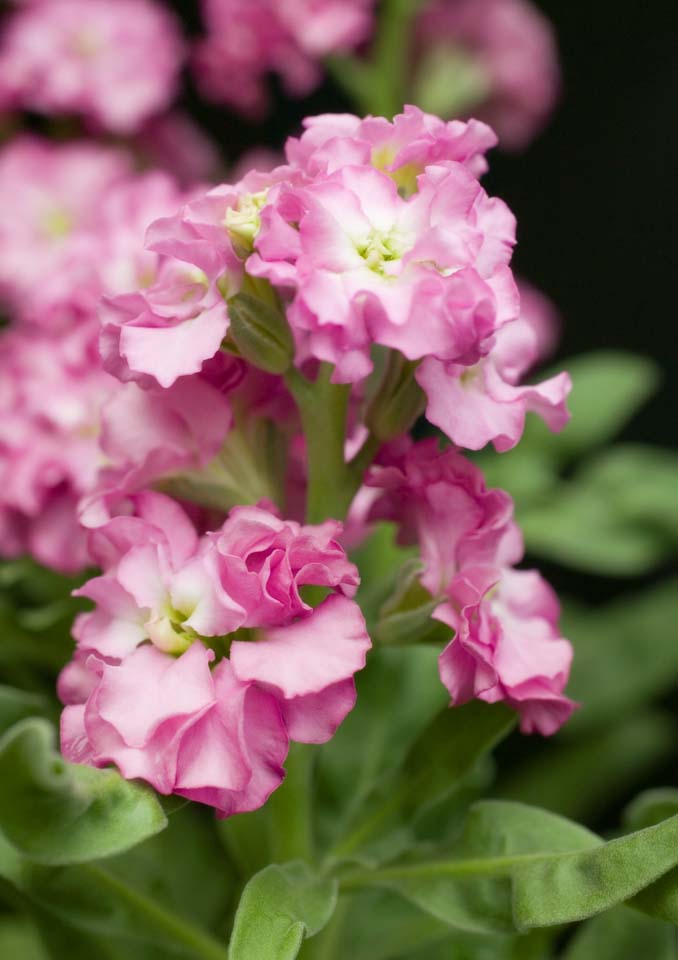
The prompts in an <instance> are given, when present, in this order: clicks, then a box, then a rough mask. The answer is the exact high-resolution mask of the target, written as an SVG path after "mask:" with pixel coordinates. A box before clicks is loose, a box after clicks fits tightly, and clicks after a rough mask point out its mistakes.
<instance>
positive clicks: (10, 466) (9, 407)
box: [0, 325, 118, 572]
mask: <svg viewBox="0 0 678 960" xmlns="http://www.w3.org/2000/svg"><path fill="white" fill-rule="evenodd" d="M96 343H97V330H96V327H95V328H92V327H91V326H88V325H80V326H77V327H75V328H73V329H71V330H70V331H69V332H67V333H66V332H63V331H61V332H59V333H56V334H48V333H47V332H39V333H36V332H31V333H28V332H24V331H21V330H9V331H4V332H3V333H2V335H1V336H0V366H1V367H2V377H1V378H0V553H2V554H3V555H16V554H17V553H20V552H23V551H28V552H29V553H31V554H32V555H33V556H34V557H36V559H37V560H39V561H40V562H41V563H44V564H46V565H47V566H49V567H53V568H54V569H56V570H60V571H64V572H71V571H75V570H78V569H79V568H81V567H83V566H85V565H86V563H87V550H86V543H85V536H84V533H83V532H82V531H81V530H80V527H79V525H78V523H77V518H76V505H77V502H78V499H79V498H80V497H81V496H82V495H83V494H84V493H86V492H87V491H88V490H89V489H91V487H92V486H93V484H94V482H95V479H96V476H97V472H98V470H99V467H100V465H101V462H102V455H101V451H100V449H99V446H98V443H97V436H98V431H99V412H100V409H101V406H102V405H103V403H104V402H105V401H106V400H107V399H108V397H110V396H111V395H112V394H113V393H114V391H115V390H116V389H117V387H118V384H117V383H116V381H115V380H114V379H113V378H112V377H109V376H108V375H107V374H105V373H104V372H103V371H102V370H101V368H100V365H99V364H98V363H97V356H96Z"/></svg>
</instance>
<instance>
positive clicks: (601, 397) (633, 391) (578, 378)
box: [524, 350, 660, 461]
mask: <svg viewBox="0 0 678 960" xmlns="http://www.w3.org/2000/svg"><path fill="white" fill-rule="evenodd" d="M563 366H564V368H565V369H566V370H568V371H569V373H570V375H571V377H572V382H573V389H572V394H571V396H570V401H569V407H570V410H571V412H572V419H571V420H570V422H569V423H568V425H567V426H566V427H565V429H564V430H563V431H562V432H561V433H560V434H558V435H557V436H554V435H553V434H551V433H549V432H548V430H547V428H546V427H545V426H544V424H543V423H542V422H541V421H538V420H537V419H536V418H534V417H533V418H532V421H531V422H530V423H529V424H528V426H527V429H526V436H525V438H524V443H525V445H526V446H527V447H531V446H533V445H537V446H549V447H550V448H551V449H552V450H553V452H554V455H555V456H556V457H557V458H558V459H560V460H561V461H564V460H569V459H572V458H573V457H576V456H580V455H581V454H583V453H586V452H587V451H588V450H591V449H593V448H594V447H598V446H601V445H602V444H603V443H606V442H607V441H608V440H611V439H613V438H614V437H615V436H617V434H618V433H620V432H621V430H622V429H623V427H624V426H625V425H626V423H627V422H628V421H629V420H630V419H631V417H632V416H633V415H634V414H635V413H636V412H637V411H638V410H639V409H640V408H641V407H642V406H643V404H645V403H646V401H647V400H649V398H650V397H651V396H652V394H653V393H655V391H656V390H657V388H658V386H659V379H660V374H659V370H658V368H657V366H656V365H655V364H654V363H653V362H652V360H649V359H648V358H646V357H641V356H638V355H636V354H632V353H623V352H621V351H613V350H601V351H597V352H592V353H587V354H583V355H582V356H579V357H572V358H569V359H567V360H566V361H565V362H564V364H563ZM546 376H548V374H546Z"/></svg>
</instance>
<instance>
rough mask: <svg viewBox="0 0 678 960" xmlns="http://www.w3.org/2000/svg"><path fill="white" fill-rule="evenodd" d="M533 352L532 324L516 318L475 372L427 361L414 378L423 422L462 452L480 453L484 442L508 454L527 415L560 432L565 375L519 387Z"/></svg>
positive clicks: (566, 417) (566, 391)
mask: <svg viewBox="0 0 678 960" xmlns="http://www.w3.org/2000/svg"><path fill="white" fill-rule="evenodd" d="M539 351H540V343H539V339H538V334H537V333H536V331H535V327H534V325H533V322H530V321H529V320H528V319H526V318H522V317H521V318H520V319H519V320H515V321H513V322H512V323H509V324H507V325H506V326H505V327H502V329H501V330H500V331H499V332H498V333H497V336H496V341H495V345H494V347H493V348H492V349H491V350H490V352H489V354H488V355H487V356H486V357H484V358H483V359H481V360H480V362H479V363H477V364H476V365H475V366H472V367H470V368H469V367H462V366H461V365H459V364H455V363H446V362H444V361H441V360H439V359H437V358H436V357H427V358H426V359H425V360H424V361H423V362H422V364H421V365H420V366H419V367H418V369H417V372H416V377H417V380H418V382H419V384H420V386H421V387H422V389H423V390H424V392H425V394H426V396H427V398H428V405H427V408H426V416H427V418H428V419H429V420H430V421H431V423H434V424H435V425H436V426H437V427H440V429H441V430H443V431H444V433H446V434H447V436H448V437H450V439H451V440H452V441H453V442H454V443H456V444H458V445H459V446H460V447H465V448H467V449H468V450H480V449H481V448H482V447H484V446H485V445H486V444H487V443H490V442H491V443H493V444H494V446H495V449H496V450H498V451H499V452H503V451H505V450H510V449H511V448H512V447H514V446H515V445H516V444H517V443H518V441H519V440H520V438H521V437H522V435H523V429H524V427H525V417H526V415H527V413H529V412H531V413H537V414H538V415H539V416H540V417H541V418H542V420H544V421H545V423H546V424H547V426H548V427H549V428H550V429H551V430H553V431H554V432H557V431H559V430H562V429H563V427H564V426H565V425H566V424H567V423H568V421H569V419H570V414H569V411H568V409H567V398H568V396H569V393H570V390H571V389H572V380H571V378H570V376H569V374H567V373H559V374H557V375H556V376H554V377H551V378H550V379H548V380H544V381H543V382H542V383H537V384H534V385H526V386H519V381H520V379H521V377H522V375H523V374H524V373H525V371H526V370H528V369H529V368H530V367H532V366H533V364H534V363H535V362H536V361H537V359H538V357H539Z"/></svg>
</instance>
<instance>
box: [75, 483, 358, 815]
mask: <svg viewBox="0 0 678 960" xmlns="http://www.w3.org/2000/svg"><path fill="white" fill-rule="evenodd" d="M129 508H130V509H129V512H128V513H126V514H121V515H119V516H116V517H114V518H113V519H111V520H110V521H109V522H108V523H107V524H105V525H104V526H103V527H101V528H99V529H97V530H95V531H93V532H92V534H91V538H90V545H89V546H90V551H91V554H92V556H93V557H94V558H95V559H96V560H97V561H98V562H99V563H100V564H101V566H102V568H103V570H104V572H103V574H102V575H101V576H99V577H95V578H94V579H92V580H90V581H89V582H88V583H86V584H85V586H84V587H83V588H82V589H81V590H79V591H78V594H79V595H81V596H86V597H89V598H90V599H91V600H92V601H94V603H95V604H96V606H95V609H94V610H93V611H92V612H91V613H86V614H81V615H80V617H79V618H78V620H77V622H76V625H75V629H74V635H75V637H76V640H77V650H76V654H75V657H74V659H73V661H72V662H71V664H69V665H68V666H67V667H66V668H65V670H64V671H63V673H62V676H61V678H60V682H59V693H60V696H61V697H62V699H63V700H64V702H65V703H66V704H67V706H66V708H65V710H64V713H63V718H62V749H63V751H64V754H65V755H66V756H67V757H68V758H69V759H71V760H74V761H76V762H80V763H90V764H93V765H95V766H103V765H105V764H106V763H115V764H116V765H117V766H118V768H119V769H120V771H121V772H122V774H123V776H125V777H141V778H143V779H145V780H147V781H148V782H149V783H151V784H152V785H153V786H154V787H155V788H156V789H157V790H159V791H160V792H161V793H179V794H180V795H182V796H187V797H189V798H190V799H194V800H198V801H199V802H202V803H207V804H210V805H212V806H215V807H216V808H217V811H218V812H219V813H220V814H221V815H223V816H228V815H230V814H231V813H237V812H242V811H244V810H251V809H255V808H256V807H258V806H260V805H261V804H262V803H264V802H265V800H266V798H267V796H268V795H269V793H270V792H271V791H272V790H273V789H275V787H277V786H278V785H279V783H280V781H281V779H282V770H281V769H280V767H281V764H282V762H283V760H284V758H285V755H286V753H287V746H288V742H289V740H290V739H293V740H298V741H301V742H305V743H322V742H325V741H326V740H328V739H329V738H330V737H331V736H332V735H333V734H334V732H335V730H336V728H337V727H338V725H339V724H340V723H341V721H342V720H343V719H344V717H345V716H346V714H347V713H348V712H349V711H350V710H351V709H352V707H353V705H354V703H355V684H354V679H353V677H354V674H355V672H356V671H357V670H360V669H362V667H363V666H364V664H365V656H366V653H367V650H368V649H369V646H370V641H369V638H368V636H367V632H366V629H365V621H364V619H363V616H362V614H361V612H360V608H359V607H358V605H357V604H356V603H355V602H354V601H353V600H352V599H350V598H351V596H352V595H353V594H354V593H355V590H356V588H357V585H358V574H357V570H356V568H355V567H354V566H353V564H351V563H349V561H348V560H347V558H346V556H345V554H344V552H343V550H342V549H341V547H340V546H339V545H338V543H337V542H336V540H335V539H334V536H335V535H336V534H338V533H339V532H340V525H339V524H337V523H334V522H331V521H330V522H328V523H327V524H323V525H321V526H318V527H301V526H300V525H299V524H295V523H293V522H289V521H287V522H286V521H282V520H280V519H278V518H277V517H276V516H274V515H273V514H272V513H270V512H269V511H267V510H265V509H263V508H262V507H256V508H254V507H253V508H246V507H243V508H239V509H237V510H234V511H232V513H231V515H230V517H229V518H228V519H227V520H226V522H225V523H224V525H223V526H222V528H221V529H220V530H218V531H215V532H214V533H210V534H207V535H205V536H203V537H199V536H198V535H197V533H196V530H195V528H194V527H193V525H192V524H191V522H190V520H189V519H188V517H187V516H186V515H185V514H184V513H183V511H182V510H181V508H180V507H179V506H178V505H177V504H176V503H174V502H173V501H172V500H171V499H169V498H168V497H165V496H163V495H161V494H156V493H143V494H139V495H137V496H135V497H133V498H130V504H129ZM306 586H316V587H322V588H326V589H328V590H329V592H330V595H329V596H328V597H327V598H326V599H325V600H324V601H323V602H322V603H321V604H320V606H318V607H317V608H315V609H313V608H312V607H311V606H310V605H309V604H308V603H307V602H306V601H305V600H304V599H303V597H302V595H301V591H302V590H303V588H304V587H306ZM215 651H217V654H218V657H219V659H218V663H217V665H216V667H215V668H214V669H213V670H212V671H211V672H210V669H209V664H210V662H211V661H213V660H214V659H215ZM140 697H141V699H142V700H143V704H142V705H141V704H139V703H138V702H137V701H138V700H139V698H140Z"/></svg>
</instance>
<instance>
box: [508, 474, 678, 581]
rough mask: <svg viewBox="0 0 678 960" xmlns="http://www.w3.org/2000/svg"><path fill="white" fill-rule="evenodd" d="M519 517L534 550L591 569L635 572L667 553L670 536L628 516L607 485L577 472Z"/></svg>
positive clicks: (611, 573)
mask: <svg viewBox="0 0 678 960" xmlns="http://www.w3.org/2000/svg"><path fill="white" fill-rule="evenodd" d="M554 503H557V509H554ZM519 519H520V525H521V528H522V530H523V533H524V535H525V542H526V544H527V547H528V549H529V550H531V551H533V552H535V553H538V554H540V555H541V556H544V557H547V558H548V559H550V560H555V561H556V562H558V563H562V564H565V565H567V566H570V567H574V568H576V569H578V570H585V571H587V572H590V573H596V574H605V575H609V576H615V577H627V576H636V575H638V574H641V573H645V572H647V571H648V570H651V569H653V568H654V567H656V566H657V565H658V564H659V563H660V562H661V561H662V560H663V559H664V557H665V556H666V554H667V545H666V539H665V537H663V536H659V535H658V534H657V532H656V531H655V530H653V529H651V528H650V527H648V526H643V525H641V524H635V523H631V522H629V521H628V520H627V518H626V517H624V514H623V513H622V512H620V511H619V510H618V509H617V507H616V505H615V503H614V502H613V501H612V500H610V498H609V497H606V495H605V493H604V491H603V490H599V489H597V488H596V487H593V486H592V485H590V484H584V483H579V482H578V481H577V479H576V478H575V479H574V480H571V481H568V482H567V483H562V484H560V485H559V486H558V487H557V489H556V490H555V491H553V492H552V493H551V494H550V496H549V498H548V501H545V502H544V503H536V504H534V505H532V506H529V507H525V509H523V510H522V511H521V512H520V513H519Z"/></svg>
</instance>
